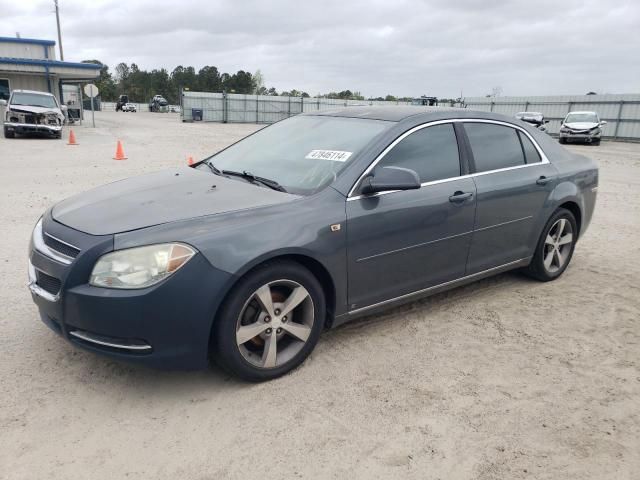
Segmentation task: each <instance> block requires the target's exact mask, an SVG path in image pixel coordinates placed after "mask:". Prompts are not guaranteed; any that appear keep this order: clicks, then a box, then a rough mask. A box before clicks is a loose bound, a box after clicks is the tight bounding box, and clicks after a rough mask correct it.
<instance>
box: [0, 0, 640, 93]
mask: <svg viewBox="0 0 640 480" xmlns="http://www.w3.org/2000/svg"><path fill="white" fill-rule="evenodd" d="M59 3H60V10H61V23H62V35H63V37H62V40H63V47H64V53H65V60H69V61H80V60H83V59H89V58H96V59H99V60H101V61H102V62H103V63H106V64H108V65H109V66H110V67H111V68H112V69H113V67H114V66H115V65H116V64H117V63H119V62H126V63H131V62H135V63H137V64H138V66H139V67H140V68H142V69H152V68H160V67H165V68H167V69H168V70H169V71H171V70H172V69H173V68H174V67H175V66H177V65H184V66H188V65H192V66H194V67H195V68H196V70H197V69H199V68H200V67H202V66H204V65H214V66H216V67H218V69H220V70H221V71H225V72H230V73H233V72H235V71H237V70H239V69H244V70H248V71H251V72H254V71H255V70H257V69H260V70H261V71H262V73H263V75H264V78H265V84H266V86H267V87H271V86H274V87H276V89H278V90H279V91H281V90H290V89H292V88H296V89H298V90H304V91H307V92H309V93H310V94H311V95H314V94H316V93H319V92H320V93H326V92H329V91H339V90H345V89H350V90H359V91H361V92H362V94H363V95H365V96H379V95H382V96H384V95H386V94H387V93H391V94H394V95H401V96H404V95H408V96H419V95H422V94H427V95H435V96H439V97H457V96H458V95H460V92H461V91H462V92H463V95H464V96H476V95H484V94H487V93H489V92H490V91H491V89H492V87H495V86H500V87H501V88H502V94H503V95H552V94H584V93H586V92H587V91H590V90H595V91H596V92H598V93H638V92H640V0H618V1H612V0H600V1H591V0H527V1H521V0H437V1H433V0H432V1H417V0H414V1H403V0H338V1H333V0H316V1H308V0H307V1H305V0H262V1H260V0H233V1H229V0H179V1H178V0H174V1H171V2H168V1H162V0H124V1H123V0H118V1H115V0H85V1H82V0H59ZM0 12H2V22H1V23H0V36H14V35H15V32H16V31H19V32H20V34H21V36H22V37H32V38H45V39H52V40H55V39H56V27H55V15H54V14H53V0H0Z"/></svg>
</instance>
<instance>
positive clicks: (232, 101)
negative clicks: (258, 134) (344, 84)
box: [182, 92, 411, 123]
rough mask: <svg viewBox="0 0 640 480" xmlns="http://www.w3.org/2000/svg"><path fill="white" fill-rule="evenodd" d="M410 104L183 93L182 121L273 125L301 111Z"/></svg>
mask: <svg viewBox="0 0 640 480" xmlns="http://www.w3.org/2000/svg"><path fill="white" fill-rule="evenodd" d="M410 104H411V102H383V101H374V100H371V101H370V100H340V99H331V98H303V97H275V96H273V97H272V96H267V95H242V94H233V93H230V94H224V93H208V92H183V94H182V120H183V121H185V122H190V121H193V120H194V113H195V114H196V117H200V115H199V114H201V118H202V120H203V121H205V122H224V123H273V122H277V121H279V120H283V119H285V118H287V117H290V116H292V115H297V114H298V113H302V112H312V111H317V110H329V109H332V108H340V107H349V106H362V105H410Z"/></svg>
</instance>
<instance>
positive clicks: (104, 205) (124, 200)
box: [52, 167, 299, 235]
mask: <svg viewBox="0 0 640 480" xmlns="http://www.w3.org/2000/svg"><path fill="white" fill-rule="evenodd" d="M296 198H299V197H298V196H296V195H291V194H288V193H283V192H278V191H275V190H271V189H268V188H264V187H260V186H256V185H253V184H250V183H247V182H245V181H244V180H241V179H230V178H226V177H220V176H218V175H214V174H212V173H210V172H208V171H202V170H197V169H194V168H189V167H182V168H178V169H172V170H165V171H161V172H157V173H152V174H148V175H143V176H139V177H133V178H129V179H126V180H121V181H119V182H115V183H110V184H108V185H104V186H101V187H98V188H95V189H93V190H89V191H88V192H84V193H81V194H79V195H76V196H74V197H70V198H68V199H66V200H63V201H62V202H60V203H58V204H57V205H55V206H54V207H53V210H52V215H53V218H54V219H55V220H56V221H57V222H59V223H62V224H64V225H67V226H68V227H71V228H74V229H76V230H80V231H82V232H85V233H89V234H91V235H108V234H113V233H122V232H126V231H130V230H137V229H140V228H145V227H150V226H153V225H160V224H163V223H168V222H173V221H177V220H185V219H188V218H195V217H202V216H205V215H215V214H219V213H226V212H232V211H237V210H244V209H249V208H255V207H261V206H266V205H274V204H278V203H283V202H288V201H292V200H295V199H296Z"/></svg>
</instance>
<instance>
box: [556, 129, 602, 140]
mask: <svg viewBox="0 0 640 480" xmlns="http://www.w3.org/2000/svg"><path fill="white" fill-rule="evenodd" d="M601 135H602V131H601V130H595V131H585V132H573V131H564V132H563V131H560V138H561V139H564V140H568V141H578V142H592V141H594V140H600V137H601Z"/></svg>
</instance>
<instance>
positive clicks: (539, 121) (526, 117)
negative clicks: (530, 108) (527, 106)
mask: <svg viewBox="0 0 640 480" xmlns="http://www.w3.org/2000/svg"><path fill="white" fill-rule="evenodd" d="M515 117H516V118H517V119H518V120H522V121H523V122H527V123H530V124H531V125H533V126H534V127H536V128H537V129H538V130H540V131H541V132H546V131H547V123H549V120H545V118H544V115H543V114H542V113H540V112H518V113H516V115H515Z"/></svg>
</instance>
